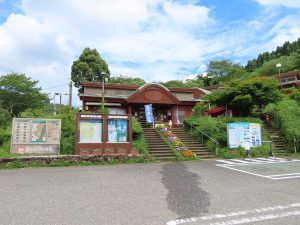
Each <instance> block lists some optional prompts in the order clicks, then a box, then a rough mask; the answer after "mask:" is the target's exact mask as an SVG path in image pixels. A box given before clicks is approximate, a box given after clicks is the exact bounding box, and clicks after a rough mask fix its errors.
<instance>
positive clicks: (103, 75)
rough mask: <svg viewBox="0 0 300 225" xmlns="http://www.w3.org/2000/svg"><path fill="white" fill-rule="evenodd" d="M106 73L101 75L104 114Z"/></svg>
mask: <svg viewBox="0 0 300 225" xmlns="http://www.w3.org/2000/svg"><path fill="white" fill-rule="evenodd" d="M105 76H106V73H105V72H104V71H103V72H102V73H101V77H102V112H104V81H105Z"/></svg>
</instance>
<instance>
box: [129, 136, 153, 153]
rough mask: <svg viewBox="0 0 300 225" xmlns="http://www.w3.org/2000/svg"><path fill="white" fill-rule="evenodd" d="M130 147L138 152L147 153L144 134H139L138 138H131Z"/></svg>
mask: <svg viewBox="0 0 300 225" xmlns="http://www.w3.org/2000/svg"><path fill="white" fill-rule="evenodd" d="M132 147H133V148H134V149H136V150H138V151H139V153H140V154H149V152H148V145H147V142H146V140H145V138H144V135H141V136H139V138H137V139H135V140H132Z"/></svg>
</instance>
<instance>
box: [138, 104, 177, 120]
mask: <svg viewBox="0 0 300 225" xmlns="http://www.w3.org/2000/svg"><path fill="white" fill-rule="evenodd" d="M152 110H153V117H154V121H155V122H156V123H168V122H169V121H170V120H172V108H171V106H159V105H152ZM133 115H134V116H135V117H136V118H137V119H138V120H139V121H145V120H146V116H145V108H144V105H140V106H137V107H133Z"/></svg>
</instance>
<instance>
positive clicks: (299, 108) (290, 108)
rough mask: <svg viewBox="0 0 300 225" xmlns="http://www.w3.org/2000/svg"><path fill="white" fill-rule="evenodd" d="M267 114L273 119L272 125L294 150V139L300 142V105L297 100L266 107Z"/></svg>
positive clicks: (286, 100)
mask: <svg viewBox="0 0 300 225" xmlns="http://www.w3.org/2000/svg"><path fill="white" fill-rule="evenodd" d="M266 109H267V110H266V111H265V112H266V113H268V114H269V115H270V116H271V118H272V125H273V126H274V127H275V128H277V129H279V130H280V132H281V135H283V136H284V137H285V138H286V140H287V143H288V147H289V149H290V150H293V147H294V139H296V140H297V141H298V142H299V140H300V105H299V103H298V102H297V101H296V100H293V99H288V98H286V99H284V100H282V101H281V102H279V103H278V104H276V105H271V106H268V107H266ZM298 147H299V146H298Z"/></svg>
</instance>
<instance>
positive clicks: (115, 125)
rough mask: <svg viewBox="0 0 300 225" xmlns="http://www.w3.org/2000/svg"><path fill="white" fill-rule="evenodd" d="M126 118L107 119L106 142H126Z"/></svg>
mask: <svg viewBox="0 0 300 225" xmlns="http://www.w3.org/2000/svg"><path fill="white" fill-rule="evenodd" d="M127 124H128V121H127V120H108V142H127V141H128V135H127V129H128V125H127Z"/></svg>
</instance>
